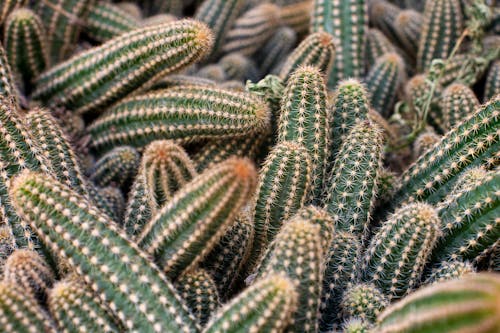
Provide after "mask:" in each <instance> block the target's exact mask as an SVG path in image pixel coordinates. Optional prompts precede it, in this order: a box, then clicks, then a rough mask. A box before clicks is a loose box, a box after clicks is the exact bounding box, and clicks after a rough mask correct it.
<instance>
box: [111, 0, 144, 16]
mask: <svg viewBox="0 0 500 333" xmlns="http://www.w3.org/2000/svg"><path fill="white" fill-rule="evenodd" d="M115 6H116V7H118V8H120V9H122V10H123V11H125V12H127V13H128V14H129V15H132V16H133V17H134V18H135V19H136V20H140V19H142V10H141V8H139V5H138V4H136V3H134V2H133V1H122V2H119V3H117V4H115Z"/></svg>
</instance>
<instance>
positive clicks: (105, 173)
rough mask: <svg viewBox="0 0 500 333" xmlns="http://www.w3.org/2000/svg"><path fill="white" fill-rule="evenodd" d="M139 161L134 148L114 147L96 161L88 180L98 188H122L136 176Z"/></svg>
mask: <svg viewBox="0 0 500 333" xmlns="http://www.w3.org/2000/svg"><path fill="white" fill-rule="evenodd" d="M139 161H140V155H139V153H138V152H137V150H136V149H135V148H133V147H129V146H121V147H116V148H114V149H112V150H110V151H109V152H107V153H106V154H104V155H103V156H102V157H101V158H100V159H98V160H97V161H96V163H95V164H94V166H93V168H92V170H90V175H89V179H90V180H91V181H92V182H94V184H96V185H97V186H98V187H106V186H109V185H115V186H117V187H121V186H124V185H125V184H126V183H127V182H128V181H130V179H132V178H133V177H134V176H135V175H136V173H137V168H138V166H139Z"/></svg>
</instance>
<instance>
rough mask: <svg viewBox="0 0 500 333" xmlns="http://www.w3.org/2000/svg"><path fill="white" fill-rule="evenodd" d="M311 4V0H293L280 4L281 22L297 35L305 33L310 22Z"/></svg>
mask: <svg viewBox="0 0 500 333" xmlns="http://www.w3.org/2000/svg"><path fill="white" fill-rule="evenodd" d="M274 2H275V3H277V1H274ZM312 4H313V1H312V0H293V1H288V2H286V3H284V4H282V5H280V19H281V22H282V23H283V25H284V26H287V27H290V28H292V29H293V30H294V31H295V32H296V33H297V34H298V35H301V36H302V35H304V34H306V33H307V32H308V31H309V25H310V22H311V11H312Z"/></svg>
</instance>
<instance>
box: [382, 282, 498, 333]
mask: <svg viewBox="0 0 500 333" xmlns="http://www.w3.org/2000/svg"><path fill="white" fill-rule="evenodd" d="M499 297H500V278H499V277H498V276H497V275H495V274H487V273H480V274H474V275H471V276H466V277H464V278H462V279H459V280H452V281H446V282H442V283H436V284H433V285H432V286H428V287H424V288H421V289H420V290H418V291H416V292H415V293H413V294H412V295H409V296H408V297H406V298H404V299H402V300H400V301H399V302H397V303H395V304H393V305H392V306H390V307H388V308H387V309H386V310H385V311H384V312H383V313H382V314H381V315H380V316H379V318H378V325H377V327H375V330H376V332H380V333H403V332H414V333H424V332H429V331H432V330H435V329H437V328H439V330H440V332H460V331H464V332H481V333H487V332H498V330H499V329H500V323H499V321H498V298H499Z"/></svg>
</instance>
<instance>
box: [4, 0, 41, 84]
mask: <svg viewBox="0 0 500 333" xmlns="http://www.w3.org/2000/svg"><path fill="white" fill-rule="evenodd" d="M4 45H5V51H6V53H7V58H8V61H9V64H10V67H11V68H12V69H13V71H14V74H15V76H16V78H17V80H18V82H19V83H20V84H21V86H23V87H24V88H25V89H24V90H25V91H27V92H29V91H30V89H31V84H33V83H34V82H35V80H36V78H37V77H38V76H39V75H40V73H41V72H42V71H43V70H45V68H47V67H48V66H49V57H48V49H47V40H46V34H45V28H44V26H43V24H42V21H41V20H40V18H39V17H38V16H37V15H36V14H35V13H34V12H33V11H31V10H29V9H26V8H22V9H17V10H15V11H14V12H12V14H10V15H9V17H8V19H7V22H6V23H5V27H4Z"/></svg>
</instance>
